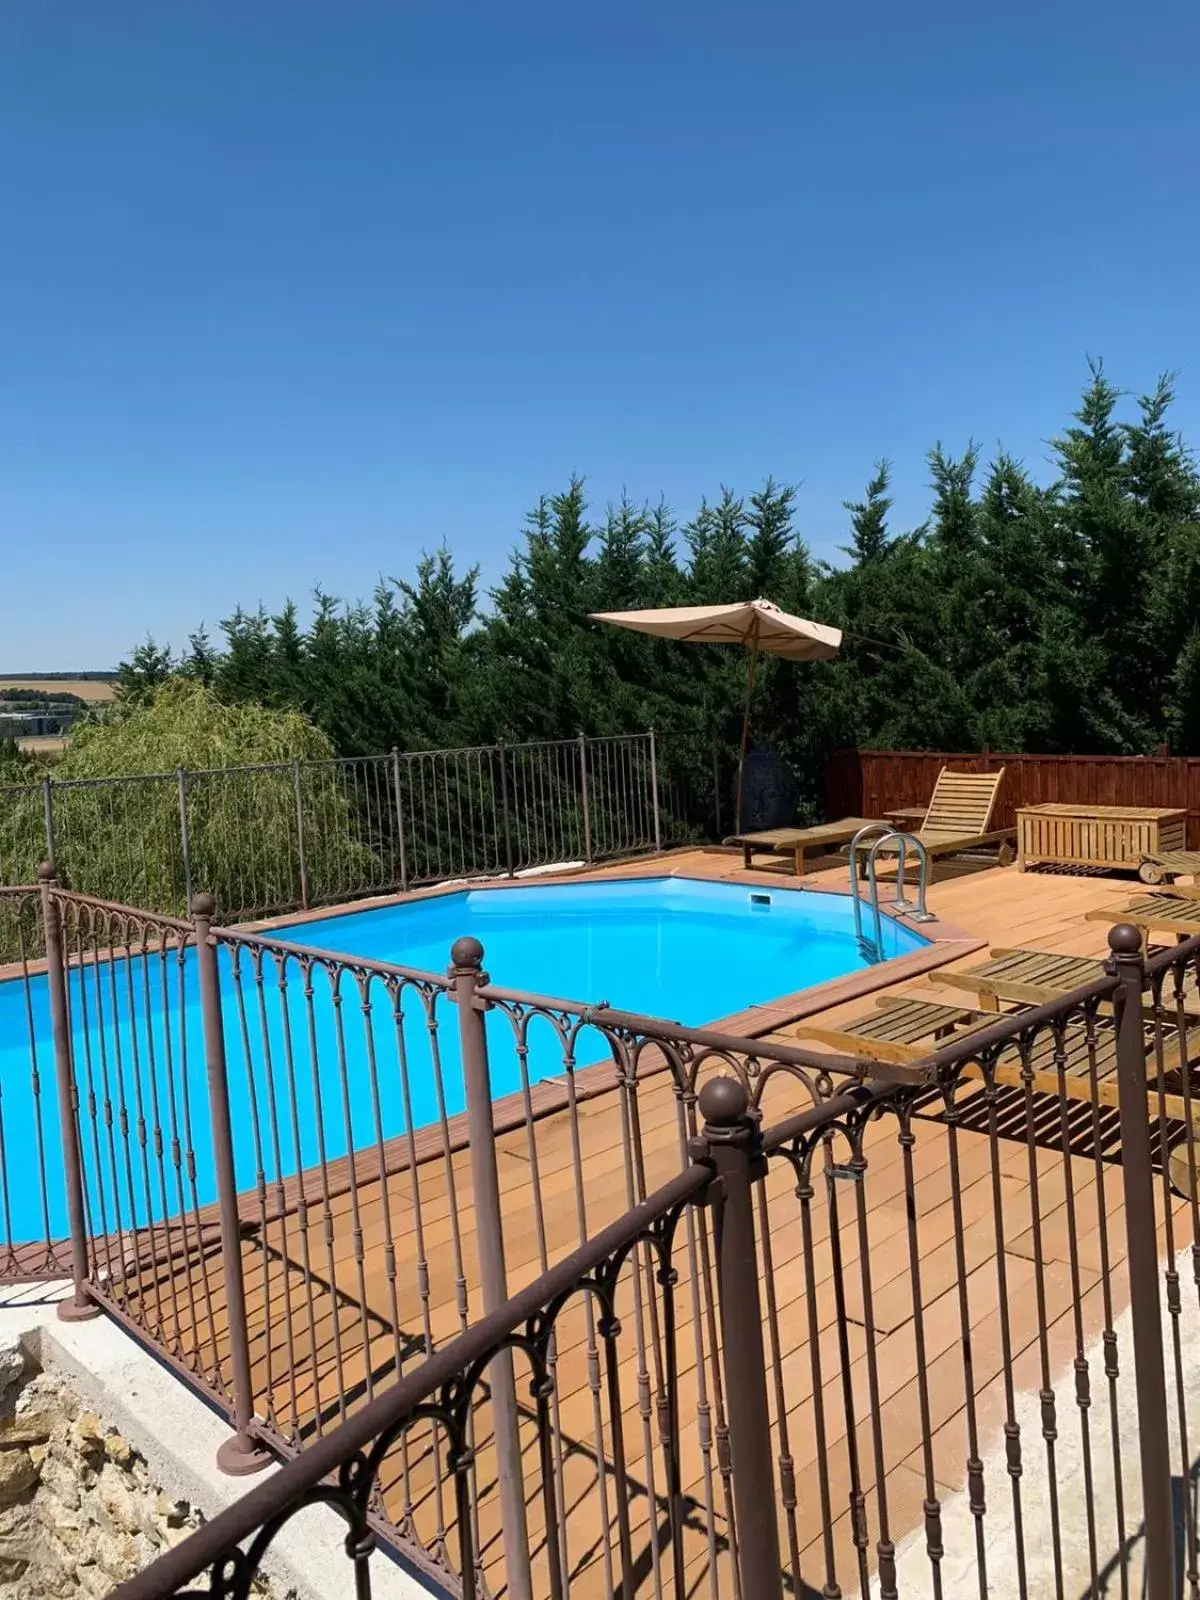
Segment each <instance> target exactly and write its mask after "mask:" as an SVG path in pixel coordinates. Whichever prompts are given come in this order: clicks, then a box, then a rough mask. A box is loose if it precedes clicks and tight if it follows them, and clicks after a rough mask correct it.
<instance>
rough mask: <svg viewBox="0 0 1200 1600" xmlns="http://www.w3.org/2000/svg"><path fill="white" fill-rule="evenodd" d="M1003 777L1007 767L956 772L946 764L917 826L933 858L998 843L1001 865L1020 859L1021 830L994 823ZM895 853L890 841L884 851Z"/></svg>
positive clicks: (1008, 864)
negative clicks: (996, 770) (1019, 831)
mask: <svg viewBox="0 0 1200 1600" xmlns="http://www.w3.org/2000/svg"><path fill="white" fill-rule="evenodd" d="M1003 781H1004V768H1003V767H1001V768H1000V770H999V772H954V771H952V770H951V769H950V768H949V767H943V768H942V770H941V771H940V772H939V773H938V780H937V783H936V784H934V787H933V795H932V796H931V798H930V801H929V807H928V809H927V811H926V812H925V820H924V821H923V822H922V823H921V825H920V827H919V828H916V829H914V830H913V831H914V835H915V837H916V838H918V839H919V840H920V841H921V843H922V844H923V845H924V846H925V852H926V854H927V855H928V856H930V857H931V858H933V857H936V856H956V855H958V854H960V852H962V851H964V850H974V849H977V848H978V847H979V846H980V845H985V844H994V845H998V846H999V852H998V860H999V863H1000V865H1001V866H1002V867H1008V866H1011V865H1012V863H1013V862H1014V861H1015V860H1016V847H1015V843H1014V841H1015V839H1016V837H1017V830H1016V829H1015V828H993V827H992V825H991V824H992V813H993V812H994V811H995V809H996V799H997V796H998V795H999V793H1000V785H1001V783H1002V782H1003ZM862 848H863V849H869V848H870V845H869V843H867V842H864V844H863V846H862ZM895 853H896V847H895V846H894V845H886V846H885V847H884V850H883V851H882V852H881V854H888V855H894V854H895Z"/></svg>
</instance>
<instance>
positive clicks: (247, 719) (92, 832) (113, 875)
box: [0, 678, 378, 919]
mask: <svg viewBox="0 0 1200 1600" xmlns="http://www.w3.org/2000/svg"><path fill="white" fill-rule="evenodd" d="M332 756H333V748H332V745H331V744H330V741H329V739H328V738H327V736H326V735H325V734H323V733H322V732H321V731H320V730H319V729H318V728H316V727H314V725H313V724H312V722H310V721H309V719H308V718H307V717H306V716H304V715H303V714H302V713H300V712H298V711H294V710H289V709H272V708H268V707H265V706H261V705H255V704H253V703H249V702H243V703H240V704H228V703H226V702H225V701H224V700H223V699H221V698H220V697H219V696H218V695H217V694H216V693H215V692H214V691H213V690H212V689H211V688H209V687H207V686H206V685H204V684H203V683H200V682H198V681H195V680H189V679H183V678H173V679H171V680H169V681H167V682H165V683H164V684H162V685H161V686H159V687H158V689H157V690H156V691H155V693H154V694H153V695H151V696H148V697H146V698H145V699H144V700H143V701H141V702H139V703H136V704H135V703H132V702H131V703H118V704H117V705H115V706H113V707H111V708H109V709H106V710H105V711H104V712H103V713H100V714H98V715H97V716H96V717H95V718H94V719H93V720H89V721H86V722H83V723H81V724H80V725H79V726H78V728H77V730H76V732H75V734H74V737H73V739H72V742H71V745H70V748H69V749H68V750H67V752H66V753H65V754H64V756H63V758H62V760H61V761H60V762H58V763H57V765H56V766H55V769H54V775H53V785H52V801H53V805H52V810H53V829H54V845H55V849H54V855H55V863H56V865H57V867H58V870H59V873H60V875H61V876H62V877H63V878H64V879H65V880H66V882H67V883H68V884H69V885H70V886H71V887H72V888H74V889H80V890H83V891H85V892H86V893H89V894H95V895H99V896H101V897H102V898H105V899H110V900H118V901H121V902H122V903H124V904H127V905H136V906H141V907H143V908H145V909H147V910H154V911H162V912H170V913H174V914H177V915H181V914H183V913H184V911H185V910H186V907H187V889H188V886H189V884H188V875H187V873H186V872H185V860H184V849H183V818H182V808H181V804H180V781H179V776H178V773H179V769H181V768H182V769H184V770H185V771H186V773H187V777H186V780H185V787H186V815H187V844H188V851H187V857H188V862H189V863H190V887H191V889H192V891H193V892H195V891H197V890H199V889H206V890H208V891H210V892H211V893H212V894H214V895H215V896H216V899H217V906H218V911H219V914H220V915H221V916H222V917H224V918H226V919H229V918H232V917H236V916H237V915H239V914H249V913H250V912H257V913H260V914H261V913H262V912H264V911H267V910H275V909H280V910H281V909H285V908H288V907H291V906H296V905H299V904H300V903H301V899H302V891H301V871H300V850H299V837H298V824H297V810H298V808H297V793H296V786H297V781H298V783H299V789H300V807H299V809H300V811H301V812H304V811H306V810H307V811H308V812H309V814H310V815H312V816H313V817H317V816H319V817H320V826H314V827H312V828H310V829H307V830H306V832H305V837H304V856H305V862H306V866H307V876H308V897H309V899H310V900H314V899H318V898H331V897H333V896H334V895H336V894H338V893H341V892H344V890H345V889H346V888H347V887H350V888H353V886H355V885H356V884H370V883H372V882H373V881H375V879H376V878H377V876H378V863H377V862H376V859H375V856H374V854H373V852H372V851H371V850H370V848H369V847H368V846H367V844H365V843H364V842H363V840H362V838H361V836H360V832H359V826H358V819H357V818H356V815H355V810H354V807H353V804H352V801H351V797H350V796H349V795H348V794H347V793H345V792H344V791H342V790H340V789H339V787H338V786H337V785H331V784H330V783H329V782H328V781H327V773H328V771H329V769H328V768H325V767H322V766H312V765H308V763H314V762H316V763H319V762H324V761H328V760H330V759H331V758H332ZM294 762H300V763H302V765H301V766H300V768H299V772H298V774H297V771H296V768H295V767H294V765H293V763H294ZM114 779H119V780H120V781H119V782H114V781H113V780H114ZM45 855H46V826H45V791H44V786H29V787H21V788H12V787H10V788H8V789H6V790H3V791H0V877H2V878H3V881H6V882H9V883H16V882H22V881H24V882H30V881H31V880H32V876H33V873H34V872H35V870H36V867H37V863H38V862H39V861H40V860H42V859H43V858H44V857H45Z"/></svg>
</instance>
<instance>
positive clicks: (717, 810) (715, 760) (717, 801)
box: [712, 733, 721, 840]
mask: <svg viewBox="0 0 1200 1600" xmlns="http://www.w3.org/2000/svg"><path fill="white" fill-rule="evenodd" d="M712 772H713V820H714V822H715V823H716V836H717V839H718V840H719V839H720V837H721V752H720V749H719V747H718V745H717V736H716V734H715V733H714V734H713V740H712Z"/></svg>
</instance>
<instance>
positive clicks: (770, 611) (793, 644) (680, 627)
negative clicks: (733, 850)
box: [592, 600, 842, 832]
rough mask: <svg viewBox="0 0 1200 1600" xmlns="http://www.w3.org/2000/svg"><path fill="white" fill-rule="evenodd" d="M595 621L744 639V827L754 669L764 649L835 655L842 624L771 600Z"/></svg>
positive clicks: (728, 640)
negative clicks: (830, 625) (797, 614)
mask: <svg viewBox="0 0 1200 1600" xmlns="http://www.w3.org/2000/svg"><path fill="white" fill-rule="evenodd" d="M592 620H593V621H595V622H611V623H612V624H613V625H614V627H618V628H629V629H631V630H632V631H633V632H634V633H650V634H653V635H654V636H655V637H656V638H659V639H682V640H685V641H687V642H690V643H693V644H740V645H743V646H744V647H745V649H746V651H747V652H748V656H749V664H748V669H747V672H746V709H745V713H744V714H743V717H742V749H741V758H740V760H739V761H738V783H737V826H738V831H739V832H740V831H741V826H742V784H743V779H744V777H745V771H746V749H747V745H748V743H749V739H750V707H751V704H752V702H753V699H754V674H755V669H756V667H757V665H758V658H759V655H760V653H762V652H763V651H765V652H766V653H767V654H768V655H773V656H782V657H783V658H784V660H785V661H822V660H825V659H827V658H828V657H829V656H835V655H837V653H838V649H839V648H840V646H841V643H842V634H841V630H840V629H839V628H827V627H825V626H824V625H823V624H822V623H820V622H809V621H808V620H807V618H805V617H793V616H791V615H790V613H788V612H787V611H781V610H780V609H779V607H778V606H777V605H775V604H774V602H773V601H771V600H746V601H743V602H742V603H741V604H739V605H732V606H661V607H659V608H658V609H657V610H654V611H593V612H592Z"/></svg>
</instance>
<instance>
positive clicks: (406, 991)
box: [0, 878, 926, 1242]
mask: <svg viewBox="0 0 1200 1600" xmlns="http://www.w3.org/2000/svg"><path fill="white" fill-rule="evenodd" d="M464 934H470V935H473V936H474V937H476V938H478V939H479V940H480V942H481V943H482V945H483V947H484V951H485V964H486V967H487V970H488V973H489V975H490V976H491V978H492V980H493V982H494V983H495V984H497V985H499V986H501V987H505V988H520V989H522V990H525V991H533V992H535V993H540V994H548V995H562V996H570V997H572V998H574V999H579V1000H583V1001H587V1002H590V1003H592V1004H599V1003H601V1002H607V1003H608V1004H610V1005H613V1006H615V1007H617V1008H619V1009H622V1010H626V1011H640V1012H645V1013H647V1014H649V1015H651V1016H655V1017H659V1018H665V1019H669V1020H671V1021H674V1022H679V1023H682V1024H684V1025H686V1026H696V1025H700V1024H703V1023H708V1022H713V1021H716V1020H719V1019H720V1018H721V1017H723V1016H727V1015H729V1014H731V1013H733V1012H736V1011H739V1010H742V1009H743V1008H745V1007H746V1006H748V1005H751V1004H754V1003H755V1002H760V1001H765V1000H769V999H772V998H775V997H777V996H780V995H783V994H787V993H790V992H792V991H794V990H798V989H805V988H809V987H811V986H813V985H816V984H820V983H824V982H827V981H829V980H830V979H832V978H835V977H840V976H842V975H844V974H846V973H849V972H853V971H856V970H858V969H860V968H862V967H864V966H866V965H867V964H868V958H867V957H866V956H865V955H864V954H863V953H862V952H861V951H860V949H859V947H858V945H857V943H856V939H855V929H854V916H853V907H852V905H851V902H850V900H849V899H848V897H846V896H842V895H830V894H817V893H812V892H805V891H802V890H789V889H781V890H775V889H771V890H767V891H763V890H758V889H753V890H752V889H747V888H745V887H740V886H737V885H731V884H718V883H707V882H697V881H692V880H686V879H675V878H657V879H649V880H645V879H643V880H640V881H625V882H607V883H574V884H555V885H550V884H538V885H521V886H519V887H514V888H508V887H505V888H502V889H472V890H462V891H459V892H455V893H452V894H441V895H436V896H430V897H428V898H425V899H417V900H413V901H408V902H405V903H403V904H399V905H391V906H384V907H378V908H375V909H370V910H364V911H357V912H351V913H342V914H336V915H331V916H328V917H322V918H320V919H318V920H310V921H305V922H302V923H296V924H292V925H289V926H282V927H278V928H275V929H272V930H271V934H270V938H271V939H272V940H276V939H278V940H280V941H287V942H288V943H289V944H292V945H296V946H301V947H303V949H305V950H325V951H336V952H338V953H339V954H341V955H344V956H346V957H349V958H350V960H351V961H353V960H354V959H355V958H360V959H362V958H368V959H374V960H377V961H383V962H392V963H396V964H398V965H402V966H404V967H407V968H418V969H424V970H426V971H428V972H431V973H435V974H441V973H444V972H445V970H446V966H447V963H448V961H449V951H450V946H451V944H452V943H453V942H454V940H455V939H457V938H459V937H460V936H462V935H464ZM925 942H926V941H925V940H923V939H922V938H921V936H920V935H919V934H917V933H915V932H913V931H912V930H911V929H909V928H906V927H903V926H901V925H900V924H897V923H896V922H894V921H892V920H890V919H885V920H884V948H883V951H882V954H883V956H884V957H885V958H890V957H893V956H898V955H902V954H904V953H906V952H908V951H911V950H915V949H917V948H919V947H920V946H921V945H923V944H924V943H925ZM219 970H220V973H221V989H222V1007H223V1019H224V1032H225V1046H226V1055H227V1063H228V1083H229V1098H230V1110H231V1118H232V1123H233V1133H234V1172H235V1178H236V1181H237V1185H238V1188H239V1189H243V1190H249V1189H252V1188H254V1187H255V1185H256V1184H264V1185H266V1186H267V1187H269V1186H270V1185H271V1184H272V1183H274V1182H275V1181H277V1180H281V1179H284V1178H288V1177H291V1176H293V1175H294V1174H295V1173H297V1172H299V1171H303V1170H307V1169H309V1168H310V1167H313V1166H314V1165H316V1164H317V1162H318V1161H320V1160H322V1159H323V1160H325V1161H327V1162H334V1161H336V1160H338V1159H339V1158H340V1157H342V1156H344V1155H346V1153H347V1152H348V1151H350V1150H360V1151H361V1150H364V1149H376V1148H378V1146H379V1144H380V1142H381V1141H386V1140H391V1139H394V1138H396V1137H398V1136H400V1135H403V1134H404V1133H405V1132H406V1131H407V1130H409V1129H410V1128H412V1129H419V1128H422V1127H426V1126H428V1125H429V1124H431V1123H435V1122H437V1121H438V1120H439V1118H441V1117H443V1116H446V1117H450V1116H454V1115H455V1114H456V1113H458V1112H460V1111H462V1110H463V1109H464V1106H465V1095H464V1091H463V1084H462V1074H461V1068H460V1063H459V1048H458V1022H457V1014H456V1009H455V1007H454V1006H453V1005H452V1004H450V1003H448V1000H447V997H446V996H445V995H444V994H442V995H439V994H438V993H437V992H436V991H435V990H426V989H422V988H421V987H420V986H417V985H407V984H401V985H397V984H394V983H393V984H392V985H391V986H390V987H389V985H388V984H387V983H386V982H383V981H381V980H380V979H378V978H370V979H367V980H366V981H365V983H364V978H363V975H362V973H361V972H358V973H356V972H355V971H354V969H353V968H351V969H350V970H348V971H347V970H346V969H343V968H341V967H340V966H335V967H334V968H330V967H329V966H327V965H325V964H323V963H320V962H317V963H314V964H313V965H312V966H311V967H310V966H308V965H307V964H306V962H305V960H304V958H303V957H302V956H292V957H285V958H282V962H281V958H279V957H277V956H274V955H266V956H264V957H263V959H262V965H261V966H260V967H259V968H258V969H257V971H256V969H255V963H254V957H253V954H252V952H251V951H250V950H248V949H247V948H245V947H238V954H237V957H236V959H235V956H234V953H233V948H232V947H231V946H230V945H228V944H222V946H221V948H220V952H219ZM281 975H282V976H283V977H284V978H285V979H286V981H285V982H281V981H280V978H281ZM69 991H70V1004H71V1013H72V1037H73V1048H74V1058H75V1070H76V1079H77V1085H78V1092H79V1096H80V1103H81V1108H82V1110H81V1122H82V1142H83V1159H84V1167H85V1184H86V1190H87V1202H88V1208H89V1214H90V1216H91V1219H92V1221H91V1227H92V1231H93V1232H97V1233H99V1232H107V1231H110V1230H112V1229H114V1228H115V1227H118V1226H129V1225H131V1224H135V1225H139V1226H141V1225H144V1224H145V1223H146V1222H147V1221H155V1220H160V1219H164V1218H167V1217H172V1216H177V1215H179V1213H180V1212H181V1211H185V1210H189V1209H192V1208H194V1207H204V1206H206V1205H209V1204H211V1202H212V1201H213V1200H214V1199H215V1198H216V1179H215V1170H214V1165H213V1154H212V1142H211V1135H210V1125H209V1109H208V1092H207V1084H206V1080H205V1071H204V1036H203V1027H202V1019H201V1013H200V996H199V988H198V983H197V973H196V958H195V951H194V950H189V951H188V952H186V954H185V956H184V958H183V959H182V960H179V959H178V958H177V957H176V956H174V955H172V956H171V957H170V958H169V959H165V960H164V959H162V958H161V957H153V956H151V957H142V956H135V957H131V958H125V957H123V958H121V959H119V960H113V961H104V962H101V963H99V965H98V966H96V967H94V968H92V969H91V970H90V971H85V972H83V973H81V972H79V971H78V970H75V971H73V972H72V973H71V974H70V983H69ZM431 1024H433V1026H431ZM487 1030H488V1046H489V1058H490V1059H489V1064H490V1071H491V1081H492V1092H493V1096H494V1098H497V1099H498V1098H500V1097H502V1096H505V1095H509V1094H512V1093H514V1092H516V1091H518V1090H519V1089H521V1087H522V1085H523V1082H524V1081H526V1078H525V1076H523V1074H524V1075H527V1080H528V1082H529V1083H536V1082H538V1081H539V1080H540V1079H542V1078H545V1077H549V1076H553V1075H556V1074H560V1073H562V1071H563V1070H564V1063H563V1051H562V1044H561V1041H560V1040H559V1039H557V1038H556V1037H555V1035H554V1033H553V1031H552V1029H551V1028H550V1026H549V1025H548V1024H547V1023H545V1022H544V1021H538V1022H537V1023H535V1024H534V1025H533V1026H532V1027H531V1028H530V1030H529V1034H528V1038H527V1040H526V1041H525V1043H526V1044H527V1046H528V1048H527V1051H526V1052H525V1053H523V1054H522V1053H521V1052H519V1051H518V1048H517V1043H516V1039H515V1036H514V1032H513V1029H512V1027H511V1025H510V1023H509V1021H508V1020H507V1019H506V1017H505V1016H504V1015H503V1014H502V1013H501V1012H500V1011H498V1010H494V1011H492V1012H490V1013H489V1014H488V1017H487ZM31 1036H32V1054H33V1058H34V1059H35V1060H36V1067H37V1075H38V1079H39V1082H40V1100H39V1101H37V1102H35V1098H34V1093H33V1074H32V1072H31V1044H30V1039H31ZM606 1055H607V1051H606V1048H605V1045H604V1041H603V1040H602V1039H601V1038H600V1037H599V1036H598V1035H596V1034H595V1033H592V1034H590V1035H588V1036H587V1038H586V1042H584V1043H583V1044H581V1047H580V1050H579V1061H578V1065H580V1066H585V1065H587V1064H589V1063H590V1062H592V1061H596V1060H602V1059H604V1058H605V1057H606ZM35 1105H36V1106H37V1107H38V1108H40V1114H39V1109H35ZM0 1111H2V1132H3V1138H4V1148H3V1151H2V1152H0V1165H2V1167H3V1175H4V1191H3V1194H2V1195H0V1207H2V1208H3V1215H2V1216H0V1225H4V1224H6V1227H5V1231H6V1232H7V1233H8V1236H9V1238H10V1239H12V1240H13V1241H14V1242H16V1241H22V1240H26V1239H33V1238H39V1237H42V1236H43V1235H44V1232H45V1230H46V1227H47V1225H48V1228H49V1233H50V1235H51V1236H52V1237H57V1236H61V1235H62V1234H63V1233H64V1232H65V1230H66V1204H65V1198H64V1196H63V1180H62V1164H61V1155H60V1143H59V1132H58V1110H57V1100H56V1092H55V1074H54V1056H53V1049H52V1043H51V1034H50V1020H49V1008H48V996H47V990H46V980H45V978H44V977H34V978H32V979H31V980H30V983H29V987H28V990H27V989H26V986H25V985H24V984H23V983H22V982H21V981H19V980H12V981H7V982H0ZM114 1127H115V1129H116V1133H115V1134H114V1133H113V1131H112V1129H113V1128H114ZM123 1128H128V1129H129V1130H130V1133H129V1136H128V1137H126V1136H125V1135H124V1134H123V1132H122V1129H123ZM39 1136H40V1145H41V1153H40V1154H39ZM180 1149H182V1152H183V1153H182V1156H181V1157H180V1158H179V1159H178V1160H177V1159H176V1153H177V1152H178V1151H179V1150H180ZM189 1150H190V1152H191V1157H190V1159H189V1156H188V1152H189ZM41 1160H44V1162H45V1168H46V1174H47V1183H46V1194H45V1197H44V1199H43V1196H42V1193H41V1185H40V1184H39V1183H38V1182H37V1181H36V1180H37V1172H38V1163H39V1161H41Z"/></svg>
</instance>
